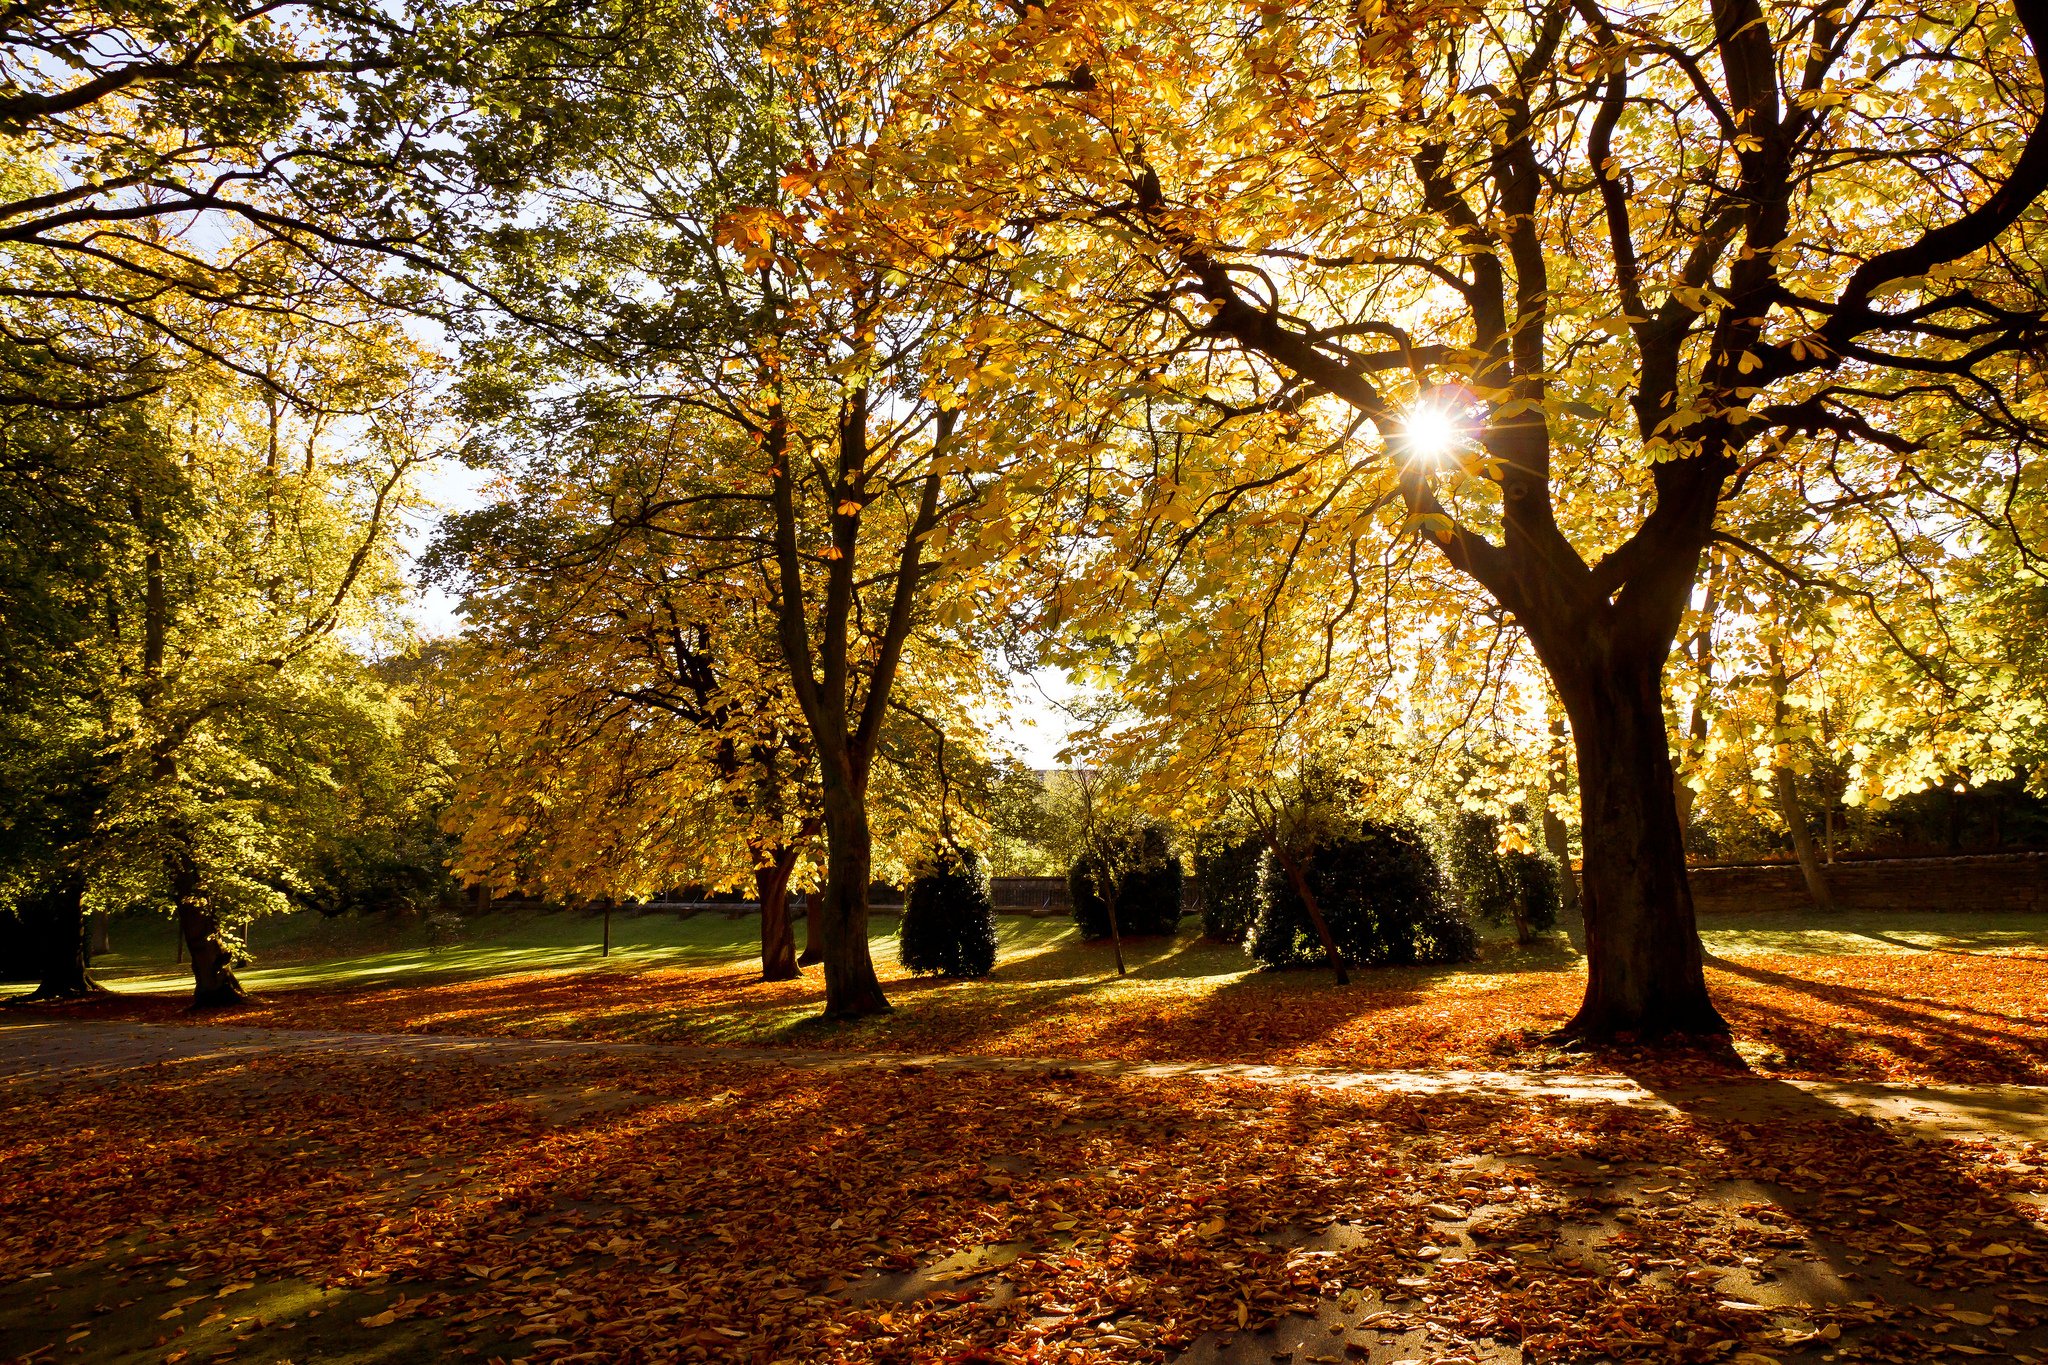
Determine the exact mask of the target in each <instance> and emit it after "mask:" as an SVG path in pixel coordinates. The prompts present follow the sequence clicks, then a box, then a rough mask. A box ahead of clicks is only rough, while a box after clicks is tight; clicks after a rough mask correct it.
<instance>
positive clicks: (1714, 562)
mask: <svg viewBox="0 0 2048 1365" xmlns="http://www.w3.org/2000/svg"><path fill="white" fill-rule="evenodd" d="M1720 568H1721V561H1720V559H1719V558H1717V557H1716V556H1713V555H1709V556H1708V557H1707V574H1706V579H1707V581H1706V595H1705V602H1704V605H1703V606H1702V609H1701V620H1700V629H1699V634H1698V635H1697V636H1695V637H1694V649H1693V654H1692V665H1693V688H1692V716H1691V719H1690V720H1689V721H1688V722H1687V723H1686V727H1685V748H1684V763H1683V764H1682V765H1680V767H1679V770H1678V771H1677V772H1675V773H1674V774H1673V781H1672V794H1673V795H1674V796H1675V797H1676V798H1677V801H1678V832H1679V834H1680V836H1681V837H1683V838H1685V839H1686V840H1687V841H1688V842H1690V840H1691V835H1692V806H1693V801H1694V800H1695V798H1697V796H1698V795H1699V793H1697V792H1695V791H1694V790H1693V789H1692V784H1691V783H1689V782H1687V781H1686V780H1685V769H1687V768H1690V767H1691V766H1692V765H1693V764H1695V763H1698V762H1699V761H1700V757H1701V755H1703V754H1704V753H1705V752H1706V748H1707V728H1708V727H1707V696H1708V693H1709V692H1710V691H1711V690H1712V688H1713V686H1714V611H1715V609H1716V608H1717V607H1718V606H1719V605H1720V598H1721V573H1720Z"/></svg>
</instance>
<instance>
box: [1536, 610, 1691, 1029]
mask: <svg viewBox="0 0 2048 1365" xmlns="http://www.w3.org/2000/svg"><path fill="white" fill-rule="evenodd" d="M1644 652H1645V653H1647V652H1648V651H1644ZM1620 653H1621V651H1619V650H1615V649H1605V650H1603V649H1598V648H1588V649H1584V650H1583V651H1581V652H1580V653H1579V654H1578V656H1577V659H1576V660H1574V661H1573V662H1575V663H1576V664H1577V666H1575V667H1568V668H1566V667H1559V660H1558V659H1557V658H1556V657H1555V653H1554V652H1552V655H1551V657H1549V658H1546V660H1545V662H1546V663H1547V664H1549V665H1550V667H1551V672H1552V677H1553V679H1554V680H1555V681H1556V682H1557V685H1558V692H1559V695H1560V696H1562V697H1563V699H1564V703H1565V709H1566V712H1567V713H1568V714H1569V716H1570V718H1571V728H1572V737H1573V741H1574V746H1575V748H1576V749H1577V753H1578V765H1579V813H1580V822H1581V824H1580V830H1581V838H1582V840H1583V842H1584V850H1585V853H1584V873H1585V885H1584V887H1583V888H1582V890H1581V897H1582V905H1583V907H1584V910H1585V916H1586V961H1587V971H1586V998H1585V1002H1584V1003H1583V1004H1581V1005H1580V1007H1579V1011H1578V1013H1577V1014H1575V1015H1574V1016H1573V1017H1572V1020H1571V1022H1570V1023H1568V1024H1566V1025H1565V1027H1564V1033H1565V1034H1566V1035H1568V1036H1570V1037H1573V1038H1579V1039H1585V1040H1597V1039H1605V1038H1611V1037H1613V1036H1615V1035H1617V1034H1624V1033H1625V1034H1632V1035H1635V1036H1639V1037H1646V1038H1654V1037H1661V1036H1664V1035H1667V1034H1674V1033H1726V1032H1727V1031H1728V1025H1727V1023H1726V1022H1725V1021H1724V1020H1723V1019H1722V1018H1721V1016H1720V1014H1719V1012H1718V1011H1716V1010H1715V1009H1714V1005H1713V1002H1712V1001H1711V1000H1710V999H1708V997H1707V984H1706V971H1705V965H1704V962H1703V960H1702V955H1701V951H1700V939H1699V929H1698V925H1697V923H1696V922H1695V920H1694V918H1693V905H1692V888H1691V886H1690V885H1689V884H1688V883H1687V881H1686V875H1685V839H1684V834H1683V831H1681V830H1680V828H1679V825H1678V807H1677V804H1676V803H1675V802H1674V801H1673V800H1672V797H1671V793H1672V785H1671V783H1672V765H1671V741H1670V737H1669V736H1668V735H1667V734H1666V732H1665V729H1664V697H1663V687H1662V677H1661V674H1662V671H1663V670H1662V667H1661V663H1662V661H1661V659H1649V660H1643V659H1636V660H1628V659H1626V658H1625V657H1621V658H1617V657H1616V656H1617V655H1619V654H1620ZM1603 655H1604V656H1606V657H1602V656H1603Z"/></svg>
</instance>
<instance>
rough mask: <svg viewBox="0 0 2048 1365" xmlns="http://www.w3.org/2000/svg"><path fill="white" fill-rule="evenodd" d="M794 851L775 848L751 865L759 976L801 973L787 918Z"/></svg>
mask: <svg viewBox="0 0 2048 1365" xmlns="http://www.w3.org/2000/svg"><path fill="white" fill-rule="evenodd" d="M795 871H796V850H795V849H793V848H777V849H775V850H774V851H773V853H772V855H771V856H770V858H769V860H768V861H767V862H765V863H757V864H756V865H755V867H754V898H755V899H756V900H757V901H759V902H760V904H761V979H762V980H763V981H790V980H793V979H795V978H796V977H798V976H801V975H802V974H803V973H802V972H801V970H799V969H798V967H797V962H796V926H795V925H794V924H793V923H791V921H790V917H789V879H790V876H791V874H793V873H794V872H795Z"/></svg>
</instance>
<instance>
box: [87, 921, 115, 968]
mask: <svg viewBox="0 0 2048 1365" xmlns="http://www.w3.org/2000/svg"><path fill="white" fill-rule="evenodd" d="M112 918H113V917H112V916H110V915H109V914H107V912H106V911H104V910H95V911H93V912H92V943H91V945H90V947H88V948H87V950H86V952H87V955H88V956H87V960H88V961H90V960H91V959H92V958H95V957H98V956H100V954H102V953H111V952H113V951H114V945H113V943H112V941H111V940H110V939H109V938H108V935H107V925H108V923H109V921H110V920H111V919H112Z"/></svg>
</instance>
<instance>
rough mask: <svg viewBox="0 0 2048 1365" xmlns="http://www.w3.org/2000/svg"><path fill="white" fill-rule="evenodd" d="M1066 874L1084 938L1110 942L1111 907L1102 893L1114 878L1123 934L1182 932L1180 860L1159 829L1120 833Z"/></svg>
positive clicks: (1110, 836) (1149, 827) (1107, 838)
mask: <svg viewBox="0 0 2048 1365" xmlns="http://www.w3.org/2000/svg"><path fill="white" fill-rule="evenodd" d="M1100 845H1101V851H1100V852H1096V853H1090V854H1085V855H1083V856H1082V857H1080V858H1077V859H1076V860H1075V861H1074V865H1073V866H1072V867H1071V868H1069V869H1068V871H1067V890H1068V892H1069V893H1070V894H1071V895H1072V897H1073V901H1074V923H1075V924H1077V925H1079V926H1080V928H1081V937H1083V938H1090V939H1095V938H1108V937H1109V927H1110V926H1109V904H1108V902H1106V901H1105V900H1104V899H1103V897H1102V895H1101V891H1100V888H1101V887H1102V886H1103V885H1104V884H1105V882H1108V881H1110V879H1111V878H1114V883H1113V884H1114V885H1115V886H1116V888H1117V897H1116V927H1117V931H1118V932H1119V933H1120V934H1125V935H1145V934H1170V933H1172V932H1174V930H1176V929H1177V928H1179V927H1180V894H1181V866H1180V859H1178V858H1176V857H1174V856H1173V854H1172V853H1171V851H1170V850H1169V849H1168V848H1167V843H1166V831H1165V829H1164V828H1162V827H1160V826H1158V825H1147V826H1143V827H1141V828H1136V829H1129V830H1118V831H1115V832H1113V833H1110V834H1107V835H1105V836H1104V837H1103V838H1102V840H1101V841H1100Z"/></svg>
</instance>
